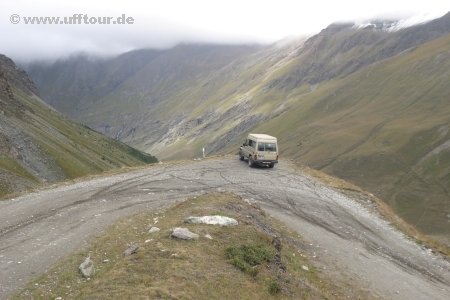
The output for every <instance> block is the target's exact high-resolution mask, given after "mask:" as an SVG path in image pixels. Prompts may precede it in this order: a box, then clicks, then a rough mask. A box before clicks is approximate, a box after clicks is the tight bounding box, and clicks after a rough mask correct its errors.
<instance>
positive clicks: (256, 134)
mask: <svg viewBox="0 0 450 300" xmlns="http://www.w3.org/2000/svg"><path fill="white" fill-rule="evenodd" d="M248 136H251V137H254V138H255V139H265V140H276V139H277V138H276V137H274V136H271V135H268V134H261V133H249V135H248Z"/></svg>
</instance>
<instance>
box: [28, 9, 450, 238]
mask: <svg viewBox="0 0 450 300" xmlns="http://www.w3.org/2000/svg"><path fill="white" fill-rule="evenodd" d="M383 24H384V22H378V23H374V25H372V26H368V27H366V28H356V27H354V26H353V24H332V25H330V26H329V27H327V28H325V29H324V30H322V31H321V32H320V33H319V34H317V35H315V36H312V37H310V38H308V39H306V38H296V39H285V40H281V41H279V42H277V43H275V44H273V45H270V46H267V47H259V46H223V45H178V46H176V47H174V48H172V49H168V50H161V51H154V50H139V51H133V52H129V53H126V54H123V55H121V56H119V57H117V58H114V59H110V60H93V59H88V58H86V57H85V56H79V57H72V58H70V59H68V60H61V61H58V62H57V63H55V64H53V65H45V64H38V63H37V64H34V65H31V66H29V67H28V70H29V72H30V74H31V76H32V78H34V79H35V81H36V82H37V84H38V86H39V84H41V85H42V87H45V89H41V90H42V91H45V93H44V92H43V98H44V99H46V101H49V103H52V105H54V107H56V108H57V109H61V110H62V111H64V113H65V114H66V115H69V116H72V117H74V118H75V119H76V120H78V121H80V122H82V123H84V124H88V125H89V126H91V127H92V128H95V129H96V130H97V131H99V132H102V133H104V134H106V135H109V136H111V137H114V138H117V139H120V140H121V141H124V142H126V143H127V144H129V145H132V146H135V147H137V148H139V149H141V150H144V151H147V152H150V153H153V154H155V155H157V156H158V158H159V159H163V160H166V159H178V158H194V157H198V156H200V155H201V153H202V148H205V149H206V153H207V154H208V155H209V154H213V153H214V154H224V153H236V152H237V148H238V146H239V145H240V144H241V143H242V141H243V139H244V138H245V136H246V134H248V133H249V132H261V133H267V134H271V135H275V136H277V137H278V138H279V145H280V151H281V152H280V154H281V159H285V158H292V159H295V160H297V161H300V162H302V163H303V164H305V165H308V166H311V167H313V168H315V169H318V170H323V171H325V172H327V173H329V174H332V175H335V176H338V177H341V178H344V179H346V180H348V181H350V182H353V183H355V184H357V185H359V186H361V187H362V188H363V189H365V190H368V191H370V192H372V193H373V194H376V195H377V196H378V197H380V198H382V199H383V200H384V201H385V202H386V203H388V204H389V205H391V206H392V208H394V210H395V211H396V213H397V214H398V215H399V216H401V217H402V218H404V219H405V220H406V221H408V222H409V223H411V224H413V225H414V226H416V227H418V228H419V229H420V230H421V231H423V232H424V233H426V234H428V235H430V236H432V237H434V238H436V239H438V240H440V241H441V242H444V243H447V245H450V227H449V226H447V225H448V222H449V221H450V217H449V216H450V196H449V192H448V191H449V189H450V182H449V179H450V175H449V172H450V157H449V156H450V153H449V145H450V143H449V142H448V141H449V140H450V136H449V129H450V118H449V116H450V112H449V111H448V110H449V106H448V99H447V95H449V86H450V85H449V77H448V76H449V71H448V70H450V68H449V67H450V66H449V61H450V60H449V53H450V36H449V33H450V14H447V15H445V16H443V17H442V18H440V19H437V20H434V21H431V22H428V23H426V24H421V25H416V26H413V27H409V28H406V29H402V30H399V31H396V32H391V31H388V30H386V28H385V27H383V26H384V25H383ZM91 69H95V70H96V71H95V72H97V73H95V74H96V75H95V74H94V73H92V72H91V71H89V70H91ZM68 74H71V75H73V76H68ZM94 75H95V76H94ZM62 91H68V92H69V94H70V95H71V96H70V97H69V98H68V99H67V101H57V98H58V97H57V95H58V93H61V92H62ZM89 91H92V92H89Z"/></svg>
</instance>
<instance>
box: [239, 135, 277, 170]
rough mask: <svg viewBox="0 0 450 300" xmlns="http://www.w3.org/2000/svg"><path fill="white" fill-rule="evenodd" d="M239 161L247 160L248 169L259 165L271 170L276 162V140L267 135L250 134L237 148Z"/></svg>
mask: <svg viewBox="0 0 450 300" xmlns="http://www.w3.org/2000/svg"><path fill="white" fill-rule="evenodd" d="M239 159H240V160H244V159H248V165H249V166H250V167H252V166H254V165H260V166H268V167H269V168H273V166H274V165H275V163H277V162H278V144H277V138H276V137H273V136H270V135H267V134H255V133H250V134H249V135H248V137H247V139H246V140H245V142H244V144H243V145H242V146H241V147H239Z"/></svg>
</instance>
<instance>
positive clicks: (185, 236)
mask: <svg viewBox="0 0 450 300" xmlns="http://www.w3.org/2000/svg"><path fill="white" fill-rule="evenodd" d="M170 237H175V238H178V239H182V240H192V239H198V238H199V235H198V234H196V233H193V232H190V231H189V229H187V228H181V227H177V228H175V229H173V230H172V233H171V234H170Z"/></svg>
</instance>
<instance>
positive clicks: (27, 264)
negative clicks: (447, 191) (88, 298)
mask: <svg viewBox="0 0 450 300" xmlns="http://www.w3.org/2000/svg"><path fill="white" fill-rule="evenodd" d="M212 191H214V192H217V191H219V192H220V191H230V192H234V193H236V194H239V195H241V196H242V197H243V198H245V199H248V200H249V201H254V202H257V203H258V204H259V205H260V206H262V207H263V208H264V210H265V211H266V212H267V213H269V214H271V215H273V216H274V217H277V218H278V219H280V220H282V221H283V222H284V223H285V224H286V225H287V226H289V227H290V228H292V229H294V230H295V231H297V232H298V233H299V235H301V236H302V237H303V240H304V241H306V242H307V244H308V245H309V247H310V248H309V249H308V253H309V256H310V257H309V259H310V261H311V262H313V263H314V264H316V266H317V267H319V268H322V269H323V270H325V271H326V272H328V274H329V275H332V276H337V277H343V278H348V279H349V280H350V278H351V280H352V281H353V283H354V284H355V285H357V286H358V287H360V288H361V289H364V290H367V291H370V293H371V294H372V295H373V296H374V297H380V298H382V299H450V265H449V263H448V261H447V260H445V259H443V258H440V257H438V256H435V255H434V254H433V253H431V251H429V250H427V249H425V248H423V247H421V246H419V245H417V244H415V243H414V242H412V241H410V240H409V239H407V238H405V237H404V235H403V234H401V233H400V232H398V231H396V230H394V229H393V228H392V227H391V226H389V224H388V223H387V222H386V221H384V220H382V219H380V218H379V217H377V215H376V214H374V213H373V212H371V211H370V208H369V207H368V206H364V205H362V204H361V203H359V202H357V201H355V200H353V199H350V198H348V197H347V196H345V195H343V194H340V193H339V192H336V191H334V190H332V189H330V188H328V187H326V186H324V185H323V184H321V183H318V182H317V181H315V180H314V179H312V178H310V177H308V176H306V175H304V174H303V173H302V172H301V171H300V170H299V169H298V168H297V167H296V166H295V165H293V164H290V163H289V162H283V161H281V162H280V163H279V164H277V165H276V166H275V168H273V169H269V168H249V167H248V166H247V164H246V162H242V161H239V160H238V158H237V157H225V158H220V159H219V158H217V159H206V160H202V161H192V162H186V163H179V164H160V165H156V166H152V167H149V168H147V169H142V170H137V171H133V172H129V173H123V174H119V175H114V176H109V177H102V178H97V179H93V180H89V181H84V182H79V183H75V184H72V185H67V186H60V187H57V188H54V189H48V190H42V191H38V192H35V193H30V194H27V195H24V196H21V197H18V198H15V199H11V200H5V201H0V274H1V276H0V299H7V295H8V294H11V293H13V292H15V291H17V290H18V289H20V288H21V287H23V285H24V284H25V283H26V282H28V281H29V280H30V279H32V278H34V277H36V276H38V275H39V274H42V273H43V272H44V271H45V269H46V268H48V267H50V266H51V265H52V264H53V263H54V262H55V261H57V260H58V259H59V258H61V257H63V256H65V255H67V254H68V253H70V252H72V251H76V250H79V249H82V247H83V246H84V245H85V243H86V240H87V239H88V237H90V236H92V235H93V234H95V233H97V232H99V231H100V230H102V229H103V228H105V227H106V226H107V225H109V224H111V223H112V222H114V221H115V220H116V219H118V218H119V217H122V216H125V215H129V214H133V213H136V212H139V211H142V210H160V209H164V208H167V207H168V206H170V205H171V204H172V203H174V202H175V201H176V200H180V199H185V198H188V197H191V196H197V195H199V194H204V193H206V192H212Z"/></svg>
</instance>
